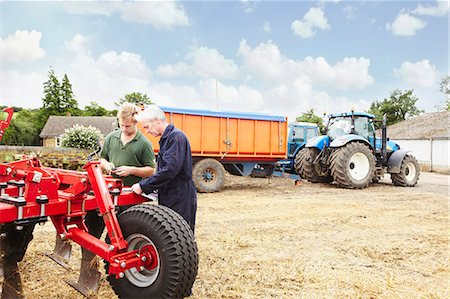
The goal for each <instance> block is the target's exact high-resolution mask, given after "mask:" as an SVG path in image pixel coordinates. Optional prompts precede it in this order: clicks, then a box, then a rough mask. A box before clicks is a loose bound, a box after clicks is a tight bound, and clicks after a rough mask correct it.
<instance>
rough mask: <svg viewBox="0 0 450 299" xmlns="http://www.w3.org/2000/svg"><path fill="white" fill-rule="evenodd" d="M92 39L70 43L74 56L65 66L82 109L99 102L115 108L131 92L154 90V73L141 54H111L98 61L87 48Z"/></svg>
mask: <svg viewBox="0 0 450 299" xmlns="http://www.w3.org/2000/svg"><path fill="white" fill-rule="evenodd" d="M88 40H89V39H88V38H87V37H85V36H82V35H76V36H74V37H73V38H72V40H71V41H70V42H68V43H67V44H66V45H67V48H68V49H69V50H70V51H71V53H72V55H73V57H72V59H71V60H70V63H69V64H68V65H65V68H66V69H67V71H66V73H67V75H68V77H69V78H70V81H71V83H72V88H73V91H74V94H75V95H76V96H77V100H78V103H79V104H80V106H81V107H83V106H85V105H86V104H88V103H89V102H90V101H92V100H95V101H97V102H98V103H99V104H101V105H104V107H106V108H109V109H111V108H113V103H114V102H115V101H117V100H118V98H120V97H122V96H123V95H125V94H127V93H130V92H135V91H139V92H144V93H145V92H147V91H148V90H150V88H149V79H150V78H151V71H150V69H149V68H148V66H147V65H146V63H145V61H144V60H143V59H142V58H141V56H140V55H138V54H134V53H130V52H121V53H116V52H114V51H108V52H105V53H102V54H100V55H99V56H98V58H96V57H94V56H93V55H92V54H91V51H90V50H89V49H88V47H87V42H88Z"/></svg>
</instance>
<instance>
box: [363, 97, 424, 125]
mask: <svg viewBox="0 0 450 299" xmlns="http://www.w3.org/2000/svg"><path fill="white" fill-rule="evenodd" d="M413 92H414V90H412V89H411V90H405V91H403V92H402V91H401V90H399V89H396V90H394V91H392V92H391V95H390V96H389V98H387V99H384V100H383V101H375V102H373V103H372V104H371V105H370V108H369V111H368V112H369V113H372V114H374V115H375V117H376V118H377V119H382V118H383V115H384V114H386V117H387V125H392V124H395V123H398V122H401V121H403V120H405V119H406V118H407V117H411V116H415V115H419V114H420V113H422V112H423V110H420V109H418V108H417V107H416V103H417V101H418V100H419V98H417V97H416V96H415V95H413Z"/></svg>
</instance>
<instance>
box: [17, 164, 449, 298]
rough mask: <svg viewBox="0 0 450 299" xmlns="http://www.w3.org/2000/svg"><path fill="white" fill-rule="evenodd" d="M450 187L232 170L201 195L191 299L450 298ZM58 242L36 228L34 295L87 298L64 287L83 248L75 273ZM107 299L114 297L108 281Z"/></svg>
mask: <svg viewBox="0 0 450 299" xmlns="http://www.w3.org/2000/svg"><path fill="white" fill-rule="evenodd" d="M449 185H450V179H449V176H446V175H438V174H432V173H422V174H421V178H420V180H419V184H418V186H416V187H415V188H402V187H395V186H393V185H391V184H390V179H385V180H384V181H383V182H382V183H379V184H375V185H371V186H370V187H369V188H367V189H365V190H345V189H340V188H337V187H336V186H333V185H326V184H310V183H303V184H302V185H301V186H298V187H295V186H294V185H293V181H292V180H288V179H283V178H274V179H272V180H270V181H269V180H268V179H257V178H243V177H234V176H228V177H227V183H226V186H225V187H224V188H223V190H222V191H221V192H219V193H214V194H199V197H198V214H197V228H196V240H197V244H198V247H199V254H200V265H199V273H198V276H197V280H196V282H195V284H194V288H193V294H194V295H193V296H192V297H191V298H193V299H196V298H450V291H449V281H450V265H449V253H450V252H449V240H448V236H449V232H450V229H449ZM53 240H54V229H53V227H52V226H51V224H50V223H47V224H46V225H45V226H41V227H37V229H36V232H35V240H33V242H32V243H31V244H30V248H29V250H28V252H27V255H26V257H25V260H24V261H23V262H22V263H21V264H20V268H21V271H22V273H23V275H22V278H23V282H24V284H25V293H26V296H27V298H34V299H35V298H56V297H58V298H82V297H81V296H80V295H79V294H78V293H77V292H76V291H75V290H73V289H72V288H71V287H69V286H68V285H67V284H66V283H64V279H75V278H76V276H77V267H78V260H77V258H79V250H78V249H76V250H74V251H75V252H74V255H73V256H72V259H71V269H70V270H69V271H67V270H65V269H63V268H61V267H60V266H58V265H57V264H55V263H54V262H53V261H51V260H50V259H49V258H47V257H46V256H45V254H46V253H49V252H51V250H52V248H53ZM75 246H76V245H75ZM75 246H74V248H76V247H75ZM99 297H100V298H115V295H114V293H113V292H112V290H111V289H110V287H109V285H108V283H107V282H106V280H103V282H102V286H101V289H100V296H99Z"/></svg>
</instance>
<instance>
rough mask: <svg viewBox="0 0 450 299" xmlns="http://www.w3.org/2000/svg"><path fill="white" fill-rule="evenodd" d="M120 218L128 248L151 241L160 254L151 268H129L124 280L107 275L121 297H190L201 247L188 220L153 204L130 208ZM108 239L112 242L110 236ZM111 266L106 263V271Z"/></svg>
mask: <svg viewBox="0 0 450 299" xmlns="http://www.w3.org/2000/svg"><path fill="white" fill-rule="evenodd" d="M118 221H119V224H120V227H121V228H122V233H123V237H124V238H125V240H126V241H127V242H128V250H129V251H132V250H135V249H138V248H142V246H144V245H147V244H150V245H152V246H154V247H155V249H156V254H157V256H158V265H157V266H156V268H154V269H152V270H147V269H145V270H143V271H142V272H138V271H137V270H136V269H130V270H127V271H125V273H124V274H125V276H124V277H123V278H121V279H117V278H116V277H115V276H114V275H110V276H108V277H107V280H108V281H109V283H110V284H111V286H112V288H113V290H114V292H115V293H116V294H117V295H118V296H119V298H183V297H187V296H189V295H190V294H191V293H192V285H193V284H194V281H195V277H196V276H197V271H198V249H197V244H196V243H195V240H194V234H193V232H192V230H191V229H190V227H189V225H188V224H187V222H186V221H185V220H184V219H183V218H182V217H181V216H180V215H179V214H177V213H176V212H174V211H173V210H171V209H169V208H167V207H164V206H157V205H150V204H141V205H136V206H133V207H130V208H129V209H127V210H125V211H124V212H123V213H122V214H120V215H119V216H118ZM106 242H107V243H110V241H109V237H108V236H107V238H106ZM108 268H109V263H106V264H105V269H106V273H108Z"/></svg>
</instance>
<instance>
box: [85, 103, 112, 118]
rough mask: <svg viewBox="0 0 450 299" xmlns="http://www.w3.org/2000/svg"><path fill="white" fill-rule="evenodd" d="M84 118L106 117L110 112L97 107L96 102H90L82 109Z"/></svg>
mask: <svg viewBox="0 0 450 299" xmlns="http://www.w3.org/2000/svg"><path fill="white" fill-rule="evenodd" d="M82 114H83V115H84V116H106V115H110V112H109V111H108V110H106V109H105V108H103V107H101V106H99V105H98V104H97V102H94V101H91V103H90V104H89V105H87V106H86V107H84V111H83V113H82Z"/></svg>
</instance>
